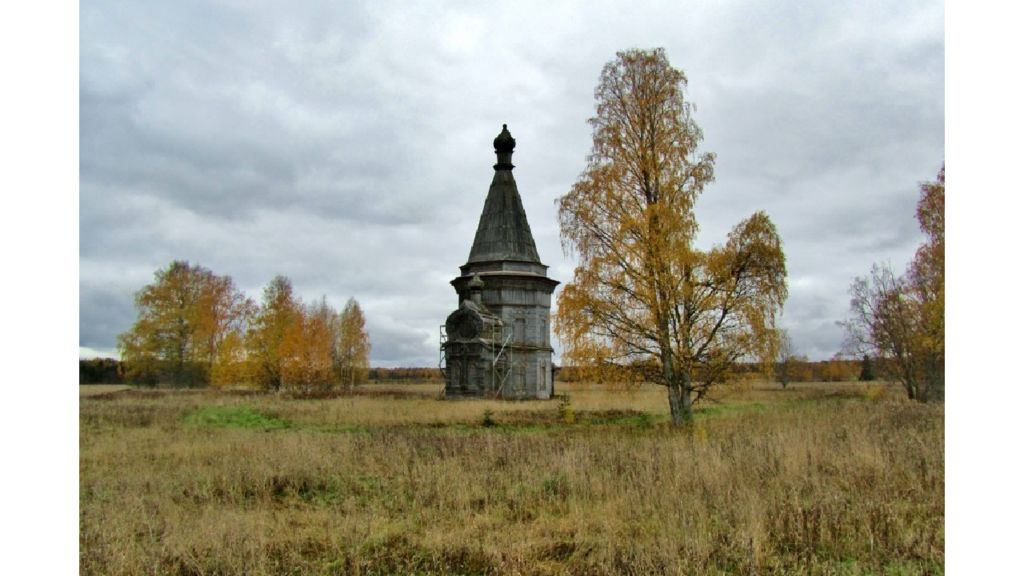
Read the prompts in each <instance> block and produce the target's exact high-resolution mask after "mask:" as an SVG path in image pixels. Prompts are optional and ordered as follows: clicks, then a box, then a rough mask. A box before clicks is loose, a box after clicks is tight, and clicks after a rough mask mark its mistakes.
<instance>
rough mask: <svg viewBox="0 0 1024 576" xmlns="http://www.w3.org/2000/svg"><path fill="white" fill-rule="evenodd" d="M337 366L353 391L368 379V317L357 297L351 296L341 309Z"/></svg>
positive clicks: (344, 380)
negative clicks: (364, 313) (364, 314)
mask: <svg viewBox="0 0 1024 576" xmlns="http://www.w3.org/2000/svg"><path fill="white" fill-rule="evenodd" d="M337 342H338V344H337V350H336V356H335V361H336V364H335V368H336V370H337V373H338V375H339V377H340V379H341V382H342V384H343V385H345V386H347V387H348V390H349V392H351V391H352V390H353V389H354V388H355V386H356V385H357V384H360V383H362V382H365V381H366V376H367V374H368V372H369V370H370V335H369V334H367V332H366V318H365V317H364V316H363V310H362V308H360V307H359V303H358V302H356V300H355V298H349V299H348V302H346V303H345V308H344V309H343V310H342V311H341V316H340V318H339V327H338V340H337Z"/></svg>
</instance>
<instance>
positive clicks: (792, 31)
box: [79, 0, 945, 366]
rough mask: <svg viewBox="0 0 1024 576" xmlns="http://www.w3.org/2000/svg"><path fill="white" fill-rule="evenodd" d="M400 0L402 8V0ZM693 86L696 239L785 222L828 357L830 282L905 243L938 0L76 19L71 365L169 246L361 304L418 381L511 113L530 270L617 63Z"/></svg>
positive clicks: (924, 150)
mask: <svg viewBox="0 0 1024 576" xmlns="http://www.w3.org/2000/svg"><path fill="white" fill-rule="evenodd" d="M405 4H408V6H407V5H405ZM634 47H635V48H653V47H664V48H665V49H666V51H667V54H668V57H669V60H670V62H671V63H672V64H673V65H674V66H675V67H677V68H680V69H682V70H683V71H684V72H685V73H686V75H687V76H688V78H689V81H690V84H689V88H688V91H687V95H688V97H689V99H690V100H691V101H692V102H694V103H695V105H696V107H697V108H696V114H695V119H696V121H697V123H698V124H699V125H700V126H701V127H702V128H703V130H704V134H705V141H704V146H703V149H704V150H707V151H712V152H715V153H717V155H718V162H717V166H716V176H717V179H716V182H715V183H714V184H712V185H711V186H710V187H709V188H708V189H707V190H706V191H705V193H704V195H703V196H702V197H701V198H700V200H699V201H698V204H697V216H698V220H699V222H700V226H701V233H700V237H699V244H700V245H701V246H703V247H710V246H711V245H713V244H715V243H719V242H722V241H724V239H725V235H726V233H727V232H728V231H729V229H731V227H732V226H733V225H734V224H736V223H737V222H738V221H740V220H741V219H743V218H745V217H746V216H748V215H750V214H751V213H752V212H754V211H756V210H765V211H766V212H767V213H768V214H769V216H770V217H771V218H772V220H773V221H774V222H775V223H776V225H777V226H778V228H779V232H780V234H781V236H782V239H783V242H784V248H785V252H786V256H787V259H788V260H787V264H788V269H789V287H790V298H789V301H788V302H787V303H786V307H785V311H784V314H783V317H782V325H783V326H784V327H786V328H787V329H788V330H789V331H790V333H791V335H792V337H793V340H794V342H795V345H796V348H797V351H798V352H799V353H803V354H807V355H808V356H810V357H811V358H812V359H825V358H828V357H830V356H832V355H833V354H834V353H835V352H836V351H837V350H838V349H839V346H840V343H841V341H842V336H843V333H842V329H841V328H840V327H838V326H837V325H836V322H837V321H839V320H842V319H843V318H845V316H846V312H847V307H848V296H847V288H848V286H849V284H850V281H851V280H852V279H853V278H854V277H855V276H857V275H865V274H866V273H867V272H868V271H869V270H870V267H871V264H872V262H890V263H891V264H892V265H893V267H894V268H896V269H897V270H902V269H903V268H904V267H905V265H906V263H907V262H908V261H909V260H910V258H911V257H912V255H913V252H914V250H915V248H916V246H917V245H918V244H919V243H920V242H921V241H922V239H923V237H922V235H921V234H920V232H919V230H918V228H917V223H916V221H915V219H914V207H915V204H916V200H917V196H918V185H919V183H921V182H923V181H927V180H932V179H934V177H935V175H936V173H937V172H938V170H939V168H940V167H941V165H942V163H943V159H944V152H945V151H944V140H943V133H944V92H943V85H944V71H943V68H944V66H943V64H944V37H943V5H942V3H941V2H931V1H929V2H891V1H886V2H849V3H837V2H824V1H823V2H806V1H800V2H778V1H773V2H763V3H758V4H757V5H754V4H753V3H750V2H721V1H719V2H710V1H709V2H615V3H610V2H609V3H601V2H578V3H576V2H550V1H547V2H540V3H528V2H515V3H512V2H503V3H490V2H465V3H457V2H443V3H442V2H437V3H428V2H418V3H403V4H399V3H388V2H380V1H373V2H365V3H356V2H317V3H301V2H300V3H297V2H289V3H279V2H273V3H261V2H253V1H251V0H246V1H238V2H189V1H183V0H180V1H175V2H150V3H146V2H128V3H108V2H102V1H93V0H90V1H84V2H82V3H81V7H80V51H81V52H80V94H79V97H80V123H81V124H80V214H79V219H80V220H79V223H80V238H79V240H80V277H79V284H80V318H79V327H80V336H79V345H80V350H79V352H80V355H81V356H83V357H89V356H93V355H96V354H100V355H114V354H116V351H115V350H114V348H115V345H116V341H115V338H116V335H117V334H118V333H120V332H123V331H125V330H127V329H128V328H130V326H131V324H132V321H133V319H134V317H135V310H134V308H133V304H132V295H133V293H134V292H135V291H137V290H138V289H139V288H141V287H142V286H143V285H145V284H147V283H149V282H151V281H152V279H153V273H154V271H156V270H157V269H159V268H163V267H165V266H167V264H168V263H169V262H171V261H172V260H174V259H184V260H188V261H190V262H192V263H194V264H201V265H203V266H205V267H207V268H210V269H211V270H213V271H214V272H215V273H218V274H222V275H230V276H231V277H232V278H233V279H234V280H235V282H236V284H237V285H238V286H239V287H240V288H241V289H242V290H244V291H245V292H246V293H247V294H248V295H250V296H251V297H253V298H254V299H258V298H259V296H260V293H261V290H262V287H263V286H265V285H266V284H267V282H268V281H269V280H270V279H271V278H272V277H273V276H274V275H276V274H284V275H286V276H288V277H289V278H291V279H292V281H293V283H294V286H295V288H296V290H297V292H298V293H299V294H300V295H301V296H302V297H303V298H304V299H305V300H307V301H310V300H313V299H317V298H320V297H321V296H326V298H327V300H328V302H329V303H331V304H333V305H334V306H335V307H337V308H339V309H340V308H341V307H342V306H343V304H344V302H345V300H346V299H348V298H349V297H355V298H356V299H357V300H358V301H359V302H360V304H361V305H362V306H363V308H364V310H365V312H366V316H367V322H368V327H369V332H370V337H371V341H372V344H373V352H372V355H371V363H372V364H373V365H375V366H431V365H436V364H437V360H438V352H437V348H438V326H439V325H440V324H441V323H442V322H443V321H444V318H445V316H446V315H447V314H448V313H449V312H450V311H451V310H453V309H454V307H455V305H456V304H457V302H456V296H455V292H454V290H453V289H452V287H451V286H450V285H449V284H448V282H449V281H450V280H451V279H452V278H453V277H454V276H455V275H456V274H457V273H458V266H459V265H461V264H463V263H465V261H466V258H467V257H468V255H469V248H470V245H471V244H472V241H473V234H474V231H475V228H476V224H477V221H478V219H479V216H480V211H481V209H482V208H483V203H484V198H485V196H486V194H487V189H488V186H489V184H490V180H491V176H492V174H493V169H492V165H493V163H494V154H493V148H492V146H491V141H492V140H493V138H494V137H495V136H496V135H497V134H498V132H499V131H500V130H501V124H502V123H507V124H508V126H509V130H510V131H511V133H512V134H513V136H514V137H515V138H516V142H517V147H516V152H515V156H514V157H513V162H514V163H515V164H516V166H517V168H516V170H515V173H514V174H515V177H516V180H517V182H518V185H519V191H520V193H521V195H522V198H523V203H524V206H525V208H526V213H527V216H528V219H529V222H530V226H531V228H532V230H533V233H534V237H535V239H536V242H537V249H538V251H539V253H540V256H541V259H542V260H543V261H544V262H545V263H546V264H548V265H550V266H551V269H550V271H549V275H550V276H552V277H554V278H555V279H557V280H560V281H563V282H565V281H567V280H569V279H570V278H571V275H572V269H573V262H572V259H571V257H567V256H566V255H564V254H563V253H562V250H561V246H560V244H559V239H558V229H557V222H556V211H555V204H554V201H555V199H556V198H557V197H558V196H560V195H562V194H564V193H565V192H566V191H568V189H569V188H570V186H571V185H572V183H573V182H574V181H575V179H576V178H577V176H578V175H579V174H580V172H581V171H582V169H583V167H584V162H585V157H586V155H587V153H588V152H589V150H590V136H591V134H590V129H589V126H588V125H587V124H586V120H587V118H589V117H590V116H591V115H592V114H593V110H594V101H593V90H594V87H595V85H596V83H597V79H598V75H599V73H600V70H601V67H602V66H603V65H604V64H605V63H606V62H608V61H609V60H611V59H613V58H614V56H615V52H616V51H619V50H624V49H628V48H634Z"/></svg>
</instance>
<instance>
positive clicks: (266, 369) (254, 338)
mask: <svg viewBox="0 0 1024 576" xmlns="http://www.w3.org/2000/svg"><path fill="white" fill-rule="evenodd" d="M301 320H302V303H301V302H300V301H299V300H298V298H296V296H295V295H294V294H293V293H292V282H291V280H289V279H288V278H287V277H285V276H280V275H278V276H275V277H274V279H273V280H271V281H270V284H268V285H267V287H266V288H264V289H263V302H262V304H261V305H260V308H259V310H257V311H256V313H255V315H254V316H253V319H252V322H251V324H250V326H249V330H248V331H247V333H246V349H247V354H248V358H249V360H250V361H251V362H252V364H253V366H252V370H253V374H252V377H253V379H254V381H255V382H256V384H257V385H259V386H260V387H262V388H265V389H269V390H280V389H281V385H282V382H283V366H284V361H285V358H284V354H283V348H282V343H283V342H284V341H285V338H286V337H287V336H288V332H289V331H290V330H294V325H295V324H296V323H300V322H301Z"/></svg>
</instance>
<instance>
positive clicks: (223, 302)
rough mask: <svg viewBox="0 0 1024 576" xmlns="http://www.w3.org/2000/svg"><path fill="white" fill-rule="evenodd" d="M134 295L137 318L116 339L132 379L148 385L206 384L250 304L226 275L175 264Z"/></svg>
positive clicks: (175, 262) (248, 310)
mask: <svg viewBox="0 0 1024 576" xmlns="http://www.w3.org/2000/svg"><path fill="white" fill-rule="evenodd" d="M155 280H156V281H155V282H154V283H153V284H149V285H147V286H145V287H143V288H142V289H141V290H140V291H139V292H138V293H137V294H136V295H135V307H136V309H137V310H138V314H139V316H138V319H137V320H136V321H135V324H134V325H133V326H132V328H131V329H130V330H129V331H128V332H125V333H124V334H121V335H120V336H118V347H119V348H120V352H121V358H122V360H124V362H125V364H126V366H127V367H128V376H129V378H132V379H134V380H141V381H148V382H152V383H155V382H170V383H174V384H187V385H196V384H206V383H207V382H208V379H209V376H210V372H211V369H212V367H213V364H214V361H215V359H216V357H217V353H218V348H219V346H220V345H221V343H222V342H223V340H224V339H225V338H226V337H227V335H228V334H230V333H231V332H232V331H235V330H239V329H241V327H242V326H244V324H245V321H246V317H247V315H248V313H249V312H250V310H251V307H252V304H251V302H250V301H249V300H248V299H247V298H246V297H245V296H244V295H243V294H242V293H241V292H240V291H239V290H238V289H237V288H235V285H234V282H232V280H231V278H230V277H228V276H217V275H215V274H214V273H213V272H211V271H210V270H208V269H206V268H203V267H202V266H199V265H190V264H189V263H188V262H185V261H174V262H172V263H171V264H170V265H169V266H168V267H167V268H165V269H162V270H158V271H157V272H156V274H155Z"/></svg>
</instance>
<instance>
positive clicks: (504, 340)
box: [491, 322, 512, 398]
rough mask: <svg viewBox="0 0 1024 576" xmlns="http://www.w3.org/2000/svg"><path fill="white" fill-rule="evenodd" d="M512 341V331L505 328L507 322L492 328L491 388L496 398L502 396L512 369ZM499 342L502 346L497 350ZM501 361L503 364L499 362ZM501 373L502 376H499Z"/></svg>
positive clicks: (499, 323)
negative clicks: (510, 343) (510, 348)
mask: <svg viewBox="0 0 1024 576" xmlns="http://www.w3.org/2000/svg"><path fill="white" fill-rule="evenodd" d="M511 341H512V331H511V330H506V329H505V324H504V323H502V322H498V323H496V324H494V325H493V326H492V329H491V390H492V391H493V393H494V397H495V398H501V391H502V389H503V388H504V387H505V381H506V380H508V375H509V373H510V372H511V371H512V362H511V361H510V359H509V356H510V352H511V351H510V350H508V343H509V342H511ZM498 342H501V346H500V347H498V348H497V350H495V347H496V346H497V344H498ZM499 362H501V366H498V363H499ZM499 373H500V374H501V378H500V379H499V378H498V375H499Z"/></svg>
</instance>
